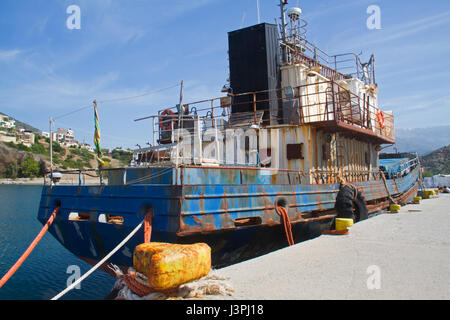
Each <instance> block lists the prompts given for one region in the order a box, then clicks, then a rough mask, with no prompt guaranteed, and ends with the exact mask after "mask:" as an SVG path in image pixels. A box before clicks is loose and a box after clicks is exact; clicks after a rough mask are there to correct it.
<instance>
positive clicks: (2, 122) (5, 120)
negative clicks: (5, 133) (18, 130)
mask: <svg viewBox="0 0 450 320" xmlns="http://www.w3.org/2000/svg"><path fill="white" fill-rule="evenodd" d="M0 127H2V128H6V129H14V128H15V127H16V120H13V119H10V118H9V117H8V116H4V115H0Z"/></svg>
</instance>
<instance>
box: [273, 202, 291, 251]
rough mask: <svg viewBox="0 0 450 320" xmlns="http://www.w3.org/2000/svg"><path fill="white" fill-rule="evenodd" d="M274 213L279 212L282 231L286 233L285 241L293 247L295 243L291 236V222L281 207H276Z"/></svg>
mask: <svg viewBox="0 0 450 320" xmlns="http://www.w3.org/2000/svg"><path fill="white" fill-rule="evenodd" d="M276 211H277V213H278V212H280V213H279V214H280V215H281V218H282V220H283V225H284V231H285V233H286V239H287V241H288V244H289V246H293V245H294V244H295V242H294V237H293V236H292V225H291V221H290V220H289V216H288V213H287V210H286V209H285V208H284V207H282V206H278V207H276Z"/></svg>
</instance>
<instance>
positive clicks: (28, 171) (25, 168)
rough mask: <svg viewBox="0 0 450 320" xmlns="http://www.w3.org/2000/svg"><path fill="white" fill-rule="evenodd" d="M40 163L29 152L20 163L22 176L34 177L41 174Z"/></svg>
mask: <svg viewBox="0 0 450 320" xmlns="http://www.w3.org/2000/svg"><path fill="white" fill-rule="evenodd" d="M39 169H40V168H39V163H38V162H36V161H35V160H34V158H33V156H32V155H30V154H28V156H27V157H26V158H24V159H23V160H22V163H21V164H20V176H21V177H23V178H34V177H36V176H38V175H39Z"/></svg>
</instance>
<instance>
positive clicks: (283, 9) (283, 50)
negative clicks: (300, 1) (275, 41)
mask: <svg viewBox="0 0 450 320" xmlns="http://www.w3.org/2000/svg"><path fill="white" fill-rule="evenodd" d="M287 4H288V2H287V0H280V9H281V41H282V43H283V44H286V42H287V35H286V26H287V25H286V5H287ZM281 58H282V62H283V64H286V63H287V61H288V59H287V48H286V45H282V46H281Z"/></svg>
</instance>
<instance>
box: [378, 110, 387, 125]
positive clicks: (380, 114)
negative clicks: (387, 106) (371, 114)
mask: <svg viewBox="0 0 450 320" xmlns="http://www.w3.org/2000/svg"><path fill="white" fill-rule="evenodd" d="M377 120H378V124H379V125H380V128H384V126H385V124H386V122H385V119H384V113H383V111H381V110H378V111H377Z"/></svg>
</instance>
